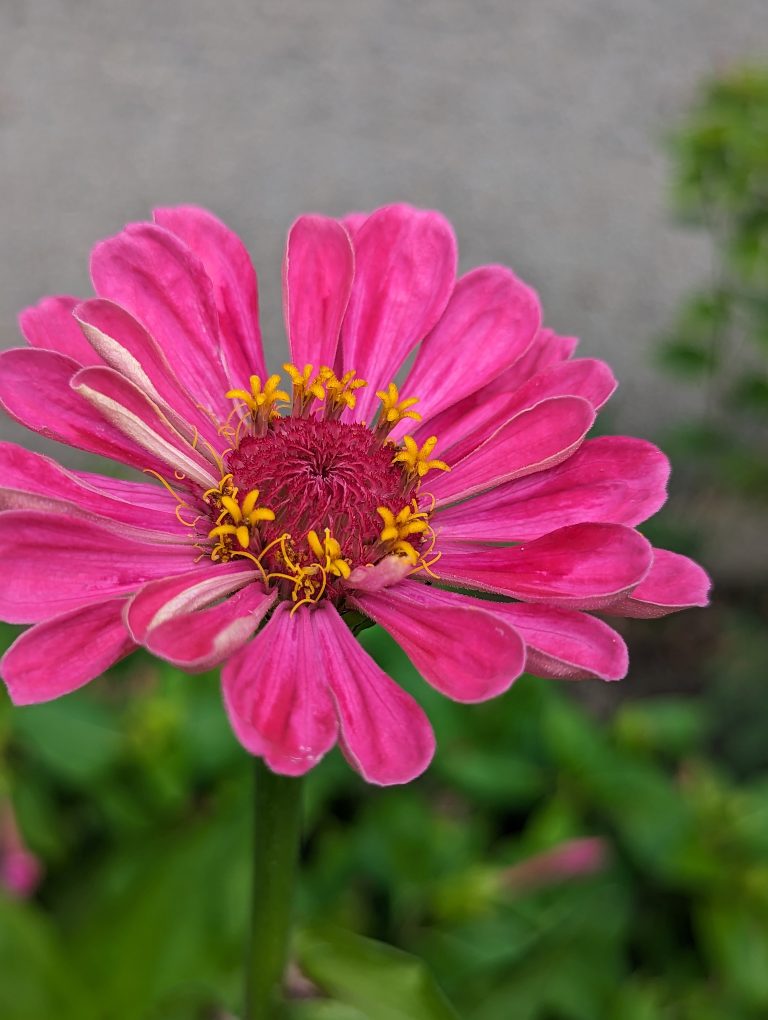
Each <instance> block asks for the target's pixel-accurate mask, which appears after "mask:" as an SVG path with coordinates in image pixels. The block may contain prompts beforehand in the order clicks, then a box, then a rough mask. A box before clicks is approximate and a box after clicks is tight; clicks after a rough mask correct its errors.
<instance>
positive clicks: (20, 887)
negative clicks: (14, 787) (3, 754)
mask: <svg viewBox="0 0 768 1020" xmlns="http://www.w3.org/2000/svg"><path fill="white" fill-rule="evenodd" d="M42 873H43V869H42V866H41V864H40V861H39V860H38V859H37V857H35V855H34V854H33V853H30V851H29V850H27V848H26V847H25V846H24V844H23V842H22V839H21V833H20V832H19V827H18V824H17V822H16V816H15V814H14V812H13V807H12V805H11V802H10V800H6V801H5V802H4V803H0V887H2V888H3V889H4V890H5V891H6V892H8V893H10V894H11V895H12V896H15V897H17V898H18V899H26V898H27V897H29V896H31V895H32V894H33V893H34V891H35V889H37V887H38V885H39V884H40V879H41V878H42Z"/></svg>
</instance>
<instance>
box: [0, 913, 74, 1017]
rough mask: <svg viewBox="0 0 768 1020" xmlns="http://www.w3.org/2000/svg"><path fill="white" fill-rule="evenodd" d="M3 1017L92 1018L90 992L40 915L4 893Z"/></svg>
mask: <svg viewBox="0 0 768 1020" xmlns="http://www.w3.org/2000/svg"><path fill="white" fill-rule="evenodd" d="M0 974H2V981H0V1016H2V1018H3V1020H43V1018H47V1017H56V1018H57V1020H89V1018H91V1017H93V1016H94V1011H93V1006H92V1003H90V1002H89V996H88V995H87V994H86V990H85V989H84V988H83V987H82V986H80V985H79V982H78V978H77V975H76V973H75V972H74V971H73V970H72V969H71V968H70V967H68V966H67V964H66V962H65V959H64V956H63V952H62V948H61V946H60V945H59V943H58V941H57V939H56V937H55V934H54V932H53V930H52V929H51V928H50V927H49V926H48V923H47V922H46V920H45V919H44V918H43V917H42V915H40V914H38V912H37V911H36V910H35V909H34V908H33V907H32V906H30V905H28V904H23V903H13V902H11V901H10V900H6V899H5V898H4V897H3V896H2V894H0Z"/></svg>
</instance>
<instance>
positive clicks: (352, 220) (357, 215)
mask: <svg viewBox="0 0 768 1020" xmlns="http://www.w3.org/2000/svg"><path fill="white" fill-rule="evenodd" d="M370 215H371V214H370V213H369V212H349V213H347V214H346V215H345V216H342V217H340V219H339V223H340V224H341V225H342V227H344V229H345V230H346V232H347V233H348V234H349V236H350V237H354V236H355V234H357V233H358V231H359V230H360V227H362V225H363V224H364V223H365V221H366V220H367V219H368V217H369V216H370Z"/></svg>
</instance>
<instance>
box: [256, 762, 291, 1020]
mask: <svg viewBox="0 0 768 1020" xmlns="http://www.w3.org/2000/svg"><path fill="white" fill-rule="evenodd" d="M254 778H255V787H254V797H253V812H254V833H253V838H254V844H253V880H252V881H253V886H252V890H251V933H250V943H249V946H248V956H247V961H246V973H245V1014H244V1016H243V1020H273V1018H274V1020H277V1018H278V1017H280V1016H281V1012H282V1007H281V1003H282V982H283V975H284V972H285V963H286V957H287V953H288V942H289V937H290V931H291V914H292V909H293V885H294V879H295V877H296V864H297V858H298V850H299V838H300V835H301V790H302V782H301V780H300V779H294V778H290V777H286V776H278V775H275V773H274V772H271V771H270V770H269V769H268V768H267V767H266V765H265V764H264V763H263V762H262V760H261V759H260V758H256V759H255V773H254Z"/></svg>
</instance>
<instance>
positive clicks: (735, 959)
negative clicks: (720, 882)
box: [698, 897, 768, 1015]
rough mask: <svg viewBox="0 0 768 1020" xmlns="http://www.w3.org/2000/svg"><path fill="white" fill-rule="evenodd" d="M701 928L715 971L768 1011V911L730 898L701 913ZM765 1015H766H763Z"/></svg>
mask: <svg viewBox="0 0 768 1020" xmlns="http://www.w3.org/2000/svg"><path fill="white" fill-rule="evenodd" d="M698 922H699V928H700V930H701V933H702V939H703V941H704V943H705V945H706V946H707V948H708V949H709V953H710V956H711V958H712V960H713V963H714V967H715V970H716V971H717V972H718V973H719V974H720V975H721V976H722V978H723V979H724V981H725V982H726V983H727V984H728V985H730V986H731V988H732V990H733V991H735V992H737V993H738V994H739V995H741V996H743V997H744V998H745V999H746V1000H747V1001H748V1002H750V1003H751V1004H752V1005H754V1006H761V1007H763V1008H768V910H766V908H765V906H764V905H762V904H760V903H759V902H754V903H747V902H740V901H738V900H734V898H733V897H729V898H728V899H724V900H714V901H713V902H712V903H710V904H708V905H705V906H703V907H702V909H701V910H700V911H699V916H698ZM761 1015H763V1014H761Z"/></svg>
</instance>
